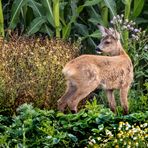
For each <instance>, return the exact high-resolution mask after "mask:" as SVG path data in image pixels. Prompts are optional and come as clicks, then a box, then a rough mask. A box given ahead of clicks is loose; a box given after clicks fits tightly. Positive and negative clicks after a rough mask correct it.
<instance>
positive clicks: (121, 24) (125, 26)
mask: <svg viewBox="0 0 148 148" xmlns="http://www.w3.org/2000/svg"><path fill="white" fill-rule="evenodd" d="M110 23H111V24H112V25H113V26H114V27H116V28H117V29H118V30H120V31H125V30H127V31H129V32H131V37H132V39H134V40H136V41H138V40H139V38H140V34H141V28H140V29H138V28H136V23H135V22H134V21H132V20H131V21H129V20H128V19H124V15H123V14H121V15H117V16H114V17H113V19H112V20H111V22H110Z"/></svg>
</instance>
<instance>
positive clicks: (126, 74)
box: [63, 55, 133, 89]
mask: <svg viewBox="0 0 148 148" xmlns="http://www.w3.org/2000/svg"><path fill="white" fill-rule="evenodd" d="M63 73H64V75H65V77H66V78H67V79H74V80H77V81H80V82H82V81H83V82H90V83H91V82H93V81H97V82H98V86H99V87H102V88H104V89H118V88H121V87H125V86H129V85H130V83H131V82H132V80H133V66H132V63H131V60H130V58H129V57H128V56H127V55H121V56H114V57H109V56H97V55H82V56H80V57H78V58H76V59H74V60H72V61H70V62H69V63H67V64H66V66H65V67H64V69H63ZM90 85H91V84H90Z"/></svg>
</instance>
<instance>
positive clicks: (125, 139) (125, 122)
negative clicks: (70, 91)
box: [0, 102, 148, 147]
mask: <svg viewBox="0 0 148 148" xmlns="http://www.w3.org/2000/svg"><path fill="white" fill-rule="evenodd" d="M94 106H95V108H96V110H94V108H93V107H94ZM147 122H148V112H145V113H142V112H141V113H133V114H129V115H126V116H115V115H114V114H113V113H112V112H111V111H110V110H109V109H107V108H104V107H103V106H99V105H97V104H96V103H95V102H93V104H92V106H91V104H89V105H87V106H86V108H85V109H83V110H81V111H79V112H78V113H77V114H71V113H69V114H67V115H65V114H63V113H61V112H55V111H53V110H49V111H47V110H40V109H38V108H33V107H32V105H27V104H23V105H22V106H20V107H19V108H18V110H17V115H16V116H14V117H12V120H10V119H9V120H8V118H6V117H4V116H0V130H1V132H0V146H1V147H19V146H20V147H85V146H88V147H95V146H98V147H110V146H111V147H112V146H113V147H115V146H116V145H118V146H119V147H122V146H123V145H125V144H126V145H127V144H128V145H131V146H136V145H137V143H138V144H139V146H140V145H141V147H142V146H143V145H146V144H147V138H148V137H147V135H148V124H147ZM129 143H130V144H129ZM135 143H136V145H134V144H135Z"/></svg>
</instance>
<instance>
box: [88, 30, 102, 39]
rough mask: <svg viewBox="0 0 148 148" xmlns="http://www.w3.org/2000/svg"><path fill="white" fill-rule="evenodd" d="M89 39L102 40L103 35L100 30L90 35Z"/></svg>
mask: <svg viewBox="0 0 148 148" xmlns="http://www.w3.org/2000/svg"><path fill="white" fill-rule="evenodd" d="M89 37H92V38H97V39H100V38H101V33H100V31H99V30H96V31H95V32H93V33H92V34H90V35H89Z"/></svg>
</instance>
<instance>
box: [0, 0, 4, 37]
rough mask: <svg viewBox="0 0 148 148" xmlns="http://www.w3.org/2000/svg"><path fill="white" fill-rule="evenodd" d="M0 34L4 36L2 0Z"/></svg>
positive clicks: (0, 6) (0, 4) (0, 2)
mask: <svg viewBox="0 0 148 148" xmlns="http://www.w3.org/2000/svg"><path fill="white" fill-rule="evenodd" d="M0 36H2V37H4V18H3V10H2V1H1V0H0Z"/></svg>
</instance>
